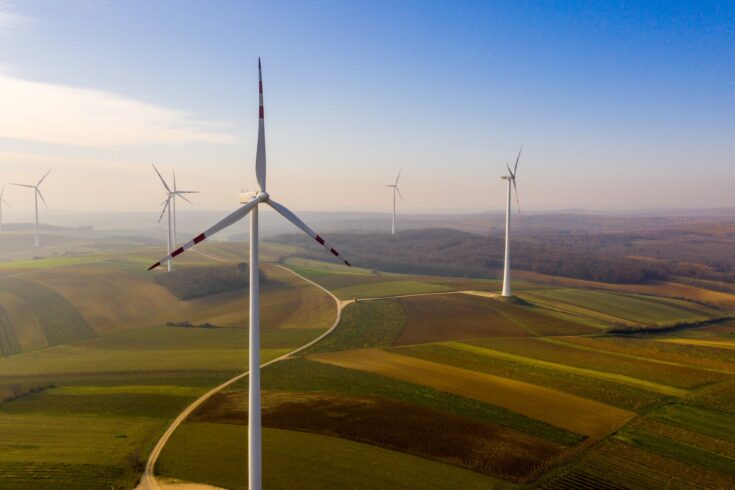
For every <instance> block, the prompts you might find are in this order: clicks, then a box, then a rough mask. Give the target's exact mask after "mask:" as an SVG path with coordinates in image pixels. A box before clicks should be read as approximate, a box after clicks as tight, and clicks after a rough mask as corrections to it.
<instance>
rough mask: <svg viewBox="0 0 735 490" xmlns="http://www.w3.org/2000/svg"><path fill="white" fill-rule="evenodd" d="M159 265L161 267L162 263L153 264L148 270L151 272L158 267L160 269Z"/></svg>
mask: <svg viewBox="0 0 735 490" xmlns="http://www.w3.org/2000/svg"><path fill="white" fill-rule="evenodd" d="M159 265H161V263H160V262H156V263H155V264H153V265H152V266H150V267H149V268H148V270H149V271H152V270H153V269H155V268H156V267H158V266H159Z"/></svg>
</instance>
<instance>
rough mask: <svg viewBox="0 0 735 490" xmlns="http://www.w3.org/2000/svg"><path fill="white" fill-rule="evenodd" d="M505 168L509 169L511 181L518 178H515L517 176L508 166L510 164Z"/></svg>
mask: <svg viewBox="0 0 735 490" xmlns="http://www.w3.org/2000/svg"><path fill="white" fill-rule="evenodd" d="M505 166H506V167H507V168H508V173H509V174H510V178H511V179H515V177H516V176H515V174H514V173H513V171H512V170H511V169H510V165H508V164H507V163H506V164H505Z"/></svg>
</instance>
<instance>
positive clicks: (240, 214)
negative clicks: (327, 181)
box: [148, 59, 351, 490]
mask: <svg viewBox="0 0 735 490" xmlns="http://www.w3.org/2000/svg"><path fill="white" fill-rule="evenodd" d="M258 82H259V95H260V110H259V117H258V119H259V121H258V147H257V150H256V153H255V175H256V179H257V181H258V187H259V189H260V191H258V192H257V193H256V194H255V195H250V194H242V195H241V204H243V205H242V206H241V207H240V208H239V209H237V210H235V211H234V212H232V213H230V214H229V215H227V216H226V217H225V218H224V219H222V220H221V221H219V222H218V223H217V224H215V225H214V226H212V227H211V228H209V229H208V230H206V231H205V232H204V233H200V234H199V235H197V236H196V237H194V238H193V239H191V240H190V241H188V242H186V243H185V244H183V245H181V246H179V247H178V248H177V249H176V250H174V251H172V252H170V253H169V254H168V255H167V256H166V257H164V258H162V259H161V260H160V261H158V262H156V263H155V264H153V265H152V266H150V267H149V268H148V270H152V269H155V268H156V267H159V266H160V265H162V264H163V263H164V262H169V263H170V262H171V260H172V259H174V258H175V257H177V256H179V255H180V254H182V253H184V252H185V251H186V250H188V249H190V248H191V247H193V246H195V245H196V244H198V243H201V242H202V241H204V240H206V239H207V238H209V237H210V236H212V235H214V234H215V233H217V232H219V231H221V230H223V229H225V228H227V227H229V226H231V225H233V224H235V223H237V222H238V221H240V220H241V219H243V218H244V217H245V216H247V215H248V214H250V285H249V287H250V292H249V296H250V324H249V328H250V345H249V348H248V355H249V362H248V365H249V377H250V380H249V381H250V383H249V384H250V386H249V389H248V488H249V489H250V490H260V489H261V487H262V481H263V479H262V439H261V412H260V405H261V404H260V351H259V347H260V283H259V277H260V276H259V268H258V266H259V263H260V262H259V250H258V245H259V237H258V206H259V205H260V204H268V205H269V206H270V207H272V208H273V209H274V210H275V211H276V212H277V213H279V214H280V215H281V216H283V217H284V218H286V219H287V220H288V221H290V222H291V223H293V224H294V225H296V227H297V228H299V229H300V230H301V231H303V232H304V233H306V234H307V235H309V236H310V237H311V238H313V239H314V240H315V241H316V242H317V243H318V244H319V245H321V246H323V247H324V248H326V249H327V250H328V251H329V252H330V253H331V254H332V255H334V256H335V257H336V258H338V259H340V260H341V261H342V262H343V263H344V264H345V265H346V266H348V267H351V265H350V263H349V262H348V261H347V260H345V259H344V258H343V257H342V255H341V254H340V253H339V252H338V251H337V250H336V249H335V248H334V247H332V246H331V245H328V244H327V242H326V241H325V240H324V238H322V237H321V236H320V235H318V234H317V233H316V232H315V231H314V230H312V229H311V228H309V227H308V226H307V225H306V223H304V222H303V221H301V219H300V218H299V217H298V216H296V215H295V214H294V213H292V212H291V211H290V210H289V209H288V208H286V206H284V205H282V204H279V203H277V202H275V201H274V200H273V199H271V197H270V195H268V193H267V192H266V191H265V177H266V161H265V128H264V113H263V77H262V70H261V64H260V59H258ZM159 175H160V174H159ZM161 180H163V179H161ZM164 186H166V184H165V182H164ZM166 187H167V186H166ZM167 189H168V187H167Z"/></svg>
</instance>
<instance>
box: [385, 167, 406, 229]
mask: <svg viewBox="0 0 735 490" xmlns="http://www.w3.org/2000/svg"><path fill="white" fill-rule="evenodd" d="M400 178H401V171H400V170H399V171H398V175H397V176H396V181H395V183H393V184H388V185H386V187H392V188H393V221H392V225H391V229H390V230H391V231H390V233H391V235H395V234H396V193H397V194H398V197H400V198H401V202H403V195H402V194H401V189H399V188H398V179H400Z"/></svg>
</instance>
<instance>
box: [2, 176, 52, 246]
mask: <svg viewBox="0 0 735 490" xmlns="http://www.w3.org/2000/svg"><path fill="white" fill-rule="evenodd" d="M50 173H51V170H49V171H48V172H46V173H45V174H44V176H43V177H41V180H39V181H38V182H37V183H36V185H30V184H11V185H17V186H19V187H27V188H29V189H33V203H34V209H35V230H36V238H35V240H34V246H35V247H36V248H38V247H40V246H41V235H40V234H39V227H38V198H39V197H40V198H41V202H42V203H43V205H44V206H45V207H46V209H48V205H47V204H46V199H44V198H43V193H41V183H42V182H43V181H44V180H45V179H46V177H48V174H50Z"/></svg>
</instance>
